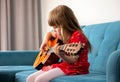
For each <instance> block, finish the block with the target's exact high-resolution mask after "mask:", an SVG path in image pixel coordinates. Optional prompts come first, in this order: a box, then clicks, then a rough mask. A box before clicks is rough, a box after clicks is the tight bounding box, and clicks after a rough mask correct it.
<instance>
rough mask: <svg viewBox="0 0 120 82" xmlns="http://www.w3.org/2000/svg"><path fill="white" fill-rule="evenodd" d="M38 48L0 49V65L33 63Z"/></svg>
mask: <svg viewBox="0 0 120 82" xmlns="http://www.w3.org/2000/svg"><path fill="white" fill-rule="evenodd" d="M38 53H39V50H13V51H0V66H6V65H13V66H14V65H33V63H34V61H35V58H36V56H37V54H38Z"/></svg>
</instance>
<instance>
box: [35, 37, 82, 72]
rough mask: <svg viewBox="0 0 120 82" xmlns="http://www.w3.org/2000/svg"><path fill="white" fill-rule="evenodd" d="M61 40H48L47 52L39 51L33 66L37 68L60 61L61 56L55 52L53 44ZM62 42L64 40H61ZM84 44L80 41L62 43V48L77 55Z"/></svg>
mask: <svg viewBox="0 0 120 82" xmlns="http://www.w3.org/2000/svg"><path fill="white" fill-rule="evenodd" d="M57 42H59V41H58V39H57V38H54V39H51V40H49V41H48V45H47V46H46V48H45V52H41V51H40V52H39V53H38V55H37V57H36V59H35V61H34V64H33V67H34V68H35V69H37V70H39V69H41V68H42V67H43V66H45V65H51V64H53V63H58V61H59V57H58V56H57V55H55V54H54V51H53V46H54V45H55V44H56V43H57ZM61 43H62V42H61ZM83 47H84V44H81V43H80V42H79V43H69V44H64V45H60V50H61V51H64V52H66V53H67V54H71V55H76V54H77V53H78V52H79V51H80V49H81V48H83Z"/></svg>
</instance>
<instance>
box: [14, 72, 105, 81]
mask: <svg viewBox="0 0 120 82" xmlns="http://www.w3.org/2000/svg"><path fill="white" fill-rule="evenodd" d="M35 71H37V70H29V71H22V72H18V73H16V75H15V82H26V78H27V76H28V75H30V74H32V73H34V72H35ZM73 79H74V81H73ZM88 81H89V82H106V75H105V74H99V73H93V74H85V75H76V76H61V77H58V78H55V79H53V80H52V81H51V82H88Z"/></svg>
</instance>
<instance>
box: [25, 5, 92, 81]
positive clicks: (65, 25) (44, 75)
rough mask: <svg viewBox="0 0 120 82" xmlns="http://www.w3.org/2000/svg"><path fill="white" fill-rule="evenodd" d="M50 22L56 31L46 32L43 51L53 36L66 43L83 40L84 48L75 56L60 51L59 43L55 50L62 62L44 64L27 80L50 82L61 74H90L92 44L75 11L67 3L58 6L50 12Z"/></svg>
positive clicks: (42, 45)
mask: <svg viewBox="0 0 120 82" xmlns="http://www.w3.org/2000/svg"><path fill="white" fill-rule="evenodd" d="M48 24H49V25H50V26H52V27H53V29H54V31H51V32H48V33H47V34H46V36H45V38H44V40H43V42H42V44H41V48H40V49H41V51H44V50H45V46H46V44H47V42H48V40H50V38H51V37H55V38H59V39H60V40H62V41H63V43H64V44H68V43H78V42H81V43H83V44H84V48H83V49H82V50H81V51H80V53H78V54H77V55H74V56H73V55H70V54H66V52H64V51H60V45H59V43H57V44H56V45H55V46H54V47H53V50H54V53H55V54H56V55H57V56H58V57H60V58H61V59H62V62H60V63H56V64H52V65H48V66H44V67H43V68H42V69H41V70H39V71H37V72H35V73H33V74H31V75H29V76H28V77H27V79H26V82H50V80H52V79H54V78H56V77H59V76H64V75H77V74H88V73H89V70H88V69H89V65H90V64H89V62H88V52H89V50H91V45H90V42H89V41H88V39H87V38H86V36H85V35H84V33H83V31H82V30H81V28H80V25H79V23H78V21H77V19H76V17H75V15H74V13H73V11H72V10H71V9H70V8H69V7H67V6H65V5H59V6H57V7H56V8H54V9H53V10H52V11H51V12H50V14H49V18H48Z"/></svg>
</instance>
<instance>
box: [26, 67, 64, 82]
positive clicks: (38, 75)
mask: <svg viewBox="0 0 120 82" xmlns="http://www.w3.org/2000/svg"><path fill="white" fill-rule="evenodd" d="M63 75H65V74H64V72H63V71H62V70H61V69H60V68H54V69H51V70H49V71H42V70H39V71H37V72H35V73H33V74H31V75H29V76H28V77H27V79H26V82H50V80H52V79H54V78H56V77H59V76H63Z"/></svg>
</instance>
